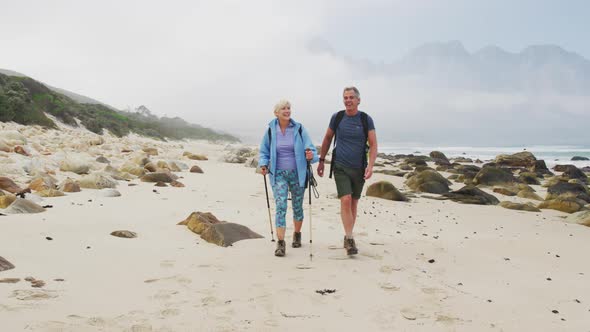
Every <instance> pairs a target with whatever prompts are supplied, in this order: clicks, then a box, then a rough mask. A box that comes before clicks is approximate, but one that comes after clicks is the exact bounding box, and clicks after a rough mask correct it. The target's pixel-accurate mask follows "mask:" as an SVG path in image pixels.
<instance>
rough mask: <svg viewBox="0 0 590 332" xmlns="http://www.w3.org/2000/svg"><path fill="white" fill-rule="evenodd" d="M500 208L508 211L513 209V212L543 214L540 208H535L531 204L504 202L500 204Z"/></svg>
mask: <svg viewBox="0 0 590 332" xmlns="http://www.w3.org/2000/svg"><path fill="white" fill-rule="evenodd" d="M500 206H501V207H503V208H506V209H511V210H519V211H529V212H541V210H540V209H539V208H538V207H536V206H534V205H533V204H531V203H526V204H521V203H514V202H508V201H503V202H500Z"/></svg>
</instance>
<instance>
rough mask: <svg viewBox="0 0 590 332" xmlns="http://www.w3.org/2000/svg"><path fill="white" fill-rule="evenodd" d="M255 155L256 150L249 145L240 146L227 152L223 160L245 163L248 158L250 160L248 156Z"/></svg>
mask: <svg viewBox="0 0 590 332" xmlns="http://www.w3.org/2000/svg"><path fill="white" fill-rule="evenodd" d="M254 156H256V151H254V150H252V149H250V148H248V147H240V148H236V149H232V150H230V151H229V152H227V153H226V154H225V155H224V156H223V157H222V161H224V162H226V163H233V164H243V163H245V162H246V160H248V158H250V157H254Z"/></svg>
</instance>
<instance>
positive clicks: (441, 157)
mask: <svg viewBox="0 0 590 332" xmlns="http://www.w3.org/2000/svg"><path fill="white" fill-rule="evenodd" d="M430 158H432V160H433V161H434V163H435V164H437V165H443V166H445V165H450V164H451V162H450V161H449V159H448V158H447V156H445V154H444V153H442V152H440V151H432V152H430Z"/></svg>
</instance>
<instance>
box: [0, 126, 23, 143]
mask: <svg viewBox="0 0 590 332" xmlns="http://www.w3.org/2000/svg"><path fill="white" fill-rule="evenodd" d="M0 138H2V139H3V140H4V142H5V144H7V145H9V146H11V147H12V146H15V145H27V139H26V137H25V136H24V135H23V134H21V133H19V132H18V131H16V130H0Z"/></svg>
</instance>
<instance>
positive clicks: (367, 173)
mask: <svg viewBox="0 0 590 332" xmlns="http://www.w3.org/2000/svg"><path fill="white" fill-rule="evenodd" d="M371 176H373V167H367V169H365V180H368V179H370V178H371Z"/></svg>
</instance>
